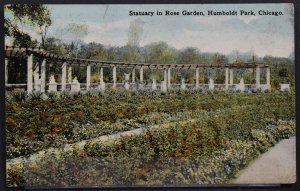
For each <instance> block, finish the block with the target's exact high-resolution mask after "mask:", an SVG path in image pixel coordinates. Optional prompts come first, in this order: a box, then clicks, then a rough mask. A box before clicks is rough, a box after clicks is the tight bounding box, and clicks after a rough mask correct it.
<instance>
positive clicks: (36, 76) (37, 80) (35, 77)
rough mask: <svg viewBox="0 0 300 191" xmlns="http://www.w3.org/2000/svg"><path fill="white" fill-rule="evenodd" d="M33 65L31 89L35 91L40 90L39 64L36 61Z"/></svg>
mask: <svg viewBox="0 0 300 191" xmlns="http://www.w3.org/2000/svg"><path fill="white" fill-rule="evenodd" d="M35 65H36V67H35V69H34V70H33V89H34V90H35V91H40V90H41V89H40V73H39V72H40V66H39V63H38V62H37V63H36V64H35Z"/></svg>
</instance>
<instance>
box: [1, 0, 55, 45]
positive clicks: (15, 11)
mask: <svg viewBox="0 0 300 191" xmlns="http://www.w3.org/2000/svg"><path fill="white" fill-rule="evenodd" d="M4 11H5V13H6V15H5V19H4V34H5V36H6V37H11V38H12V40H13V45H18V46H33V45H34V46H36V45H37V44H38V43H37V41H36V40H32V37H31V36H30V35H29V34H28V33H26V32H24V30H23V27H24V26H25V25H26V26H28V25H29V26H32V27H38V28H40V34H42V45H43V43H44V40H45V37H46V34H47V32H46V31H47V30H46V29H47V28H48V27H49V26H50V25H51V13H50V10H49V9H48V8H47V7H46V6H45V5H29V4H17V5H5V6H4ZM42 29H43V30H42ZM41 31H43V32H41Z"/></svg>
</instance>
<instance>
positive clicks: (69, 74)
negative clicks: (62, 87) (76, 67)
mask: <svg viewBox="0 0 300 191" xmlns="http://www.w3.org/2000/svg"><path fill="white" fill-rule="evenodd" d="M68 83H70V84H71V83H72V66H71V64H69V66H68Z"/></svg>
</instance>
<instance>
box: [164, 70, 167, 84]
mask: <svg viewBox="0 0 300 191" xmlns="http://www.w3.org/2000/svg"><path fill="white" fill-rule="evenodd" d="M164 81H165V82H166V84H167V69H164Z"/></svg>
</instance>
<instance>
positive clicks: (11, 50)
mask: <svg viewBox="0 0 300 191" xmlns="http://www.w3.org/2000/svg"><path fill="white" fill-rule="evenodd" d="M30 54H33V55H34V56H35V57H39V58H42V59H46V60H51V61H53V62H57V63H63V62H67V63H72V64H76V63H77V64H78V63H80V64H92V65H94V66H101V67H113V66H117V67H119V68H141V67H143V68H149V69H166V68H175V69H195V68H237V69H238V68H256V67H257V66H259V67H260V68H267V67H269V65H266V64H263V63H255V64H254V63H241V64H227V63H222V64H205V63H199V64H150V63H130V62H117V61H101V60H91V59H82V58H72V57H65V56H59V55H56V54H52V53H49V52H47V51H44V50H43V49H37V48H19V47H13V46H6V47H5V57H7V58H20V57H21V58H26V57H27V56H28V55H30Z"/></svg>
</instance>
